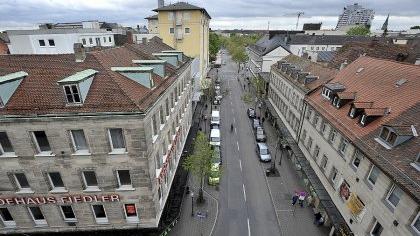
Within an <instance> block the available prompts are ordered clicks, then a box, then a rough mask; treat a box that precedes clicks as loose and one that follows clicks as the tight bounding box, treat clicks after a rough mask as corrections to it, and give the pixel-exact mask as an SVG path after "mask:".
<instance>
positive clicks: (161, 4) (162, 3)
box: [158, 0, 165, 8]
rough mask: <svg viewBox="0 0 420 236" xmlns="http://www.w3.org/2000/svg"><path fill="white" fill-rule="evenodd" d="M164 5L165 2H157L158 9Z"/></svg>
mask: <svg viewBox="0 0 420 236" xmlns="http://www.w3.org/2000/svg"><path fill="white" fill-rule="evenodd" d="M164 5H165V0H158V8H161V7H163V6H164Z"/></svg>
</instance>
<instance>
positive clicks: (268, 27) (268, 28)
mask: <svg viewBox="0 0 420 236" xmlns="http://www.w3.org/2000/svg"><path fill="white" fill-rule="evenodd" d="M267 30H268V32H270V21H268V26H267Z"/></svg>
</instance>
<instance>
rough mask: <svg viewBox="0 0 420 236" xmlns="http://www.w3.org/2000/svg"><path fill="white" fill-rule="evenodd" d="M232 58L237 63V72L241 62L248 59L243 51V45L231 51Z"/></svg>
mask: <svg viewBox="0 0 420 236" xmlns="http://www.w3.org/2000/svg"><path fill="white" fill-rule="evenodd" d="M232 60H234V61H235V62H237V63H238V73H239V68H240V66H241V63H245V62H247V61H248V55H247V54H246V53H245V47H243V46H238V47H236V48H235V49H234V51H233V53H232Z"/></svg>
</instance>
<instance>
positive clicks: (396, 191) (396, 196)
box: [386, 184, 404, 208]
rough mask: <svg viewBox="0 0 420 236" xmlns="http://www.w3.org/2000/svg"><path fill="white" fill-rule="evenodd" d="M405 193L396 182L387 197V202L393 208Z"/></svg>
mask: <svg viewBox="0 0 420 236" xmlns="http://www.w3.org/2000/svg"><path fill="white" fill-rule="evenodd" d="M403 193H404V192H403V191H402V190H401V189H400V188H399V187H398V186H396V185H395V184H394V185H393V186H392V187H391V190H390V191H389V193H388V195H387V197H386V202H387V203H389V204H390V205H391V207H392V208H395V207H397V206H398V203H399V202H400V200H401V196H402V195H403Z"/></svg>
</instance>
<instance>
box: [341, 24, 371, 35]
mask: <svg viewBox="0 0 420 236" xmlns="http://www.w3.org/2000/svg"><path fill="white" fill-rule="evenodd" d="M346 34H347V35H362V36H365V35H369V34H370V30H369V28H367V27H365V26H355V27H352V28H350V29H349V30H347V33H346Z"/></svg>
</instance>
